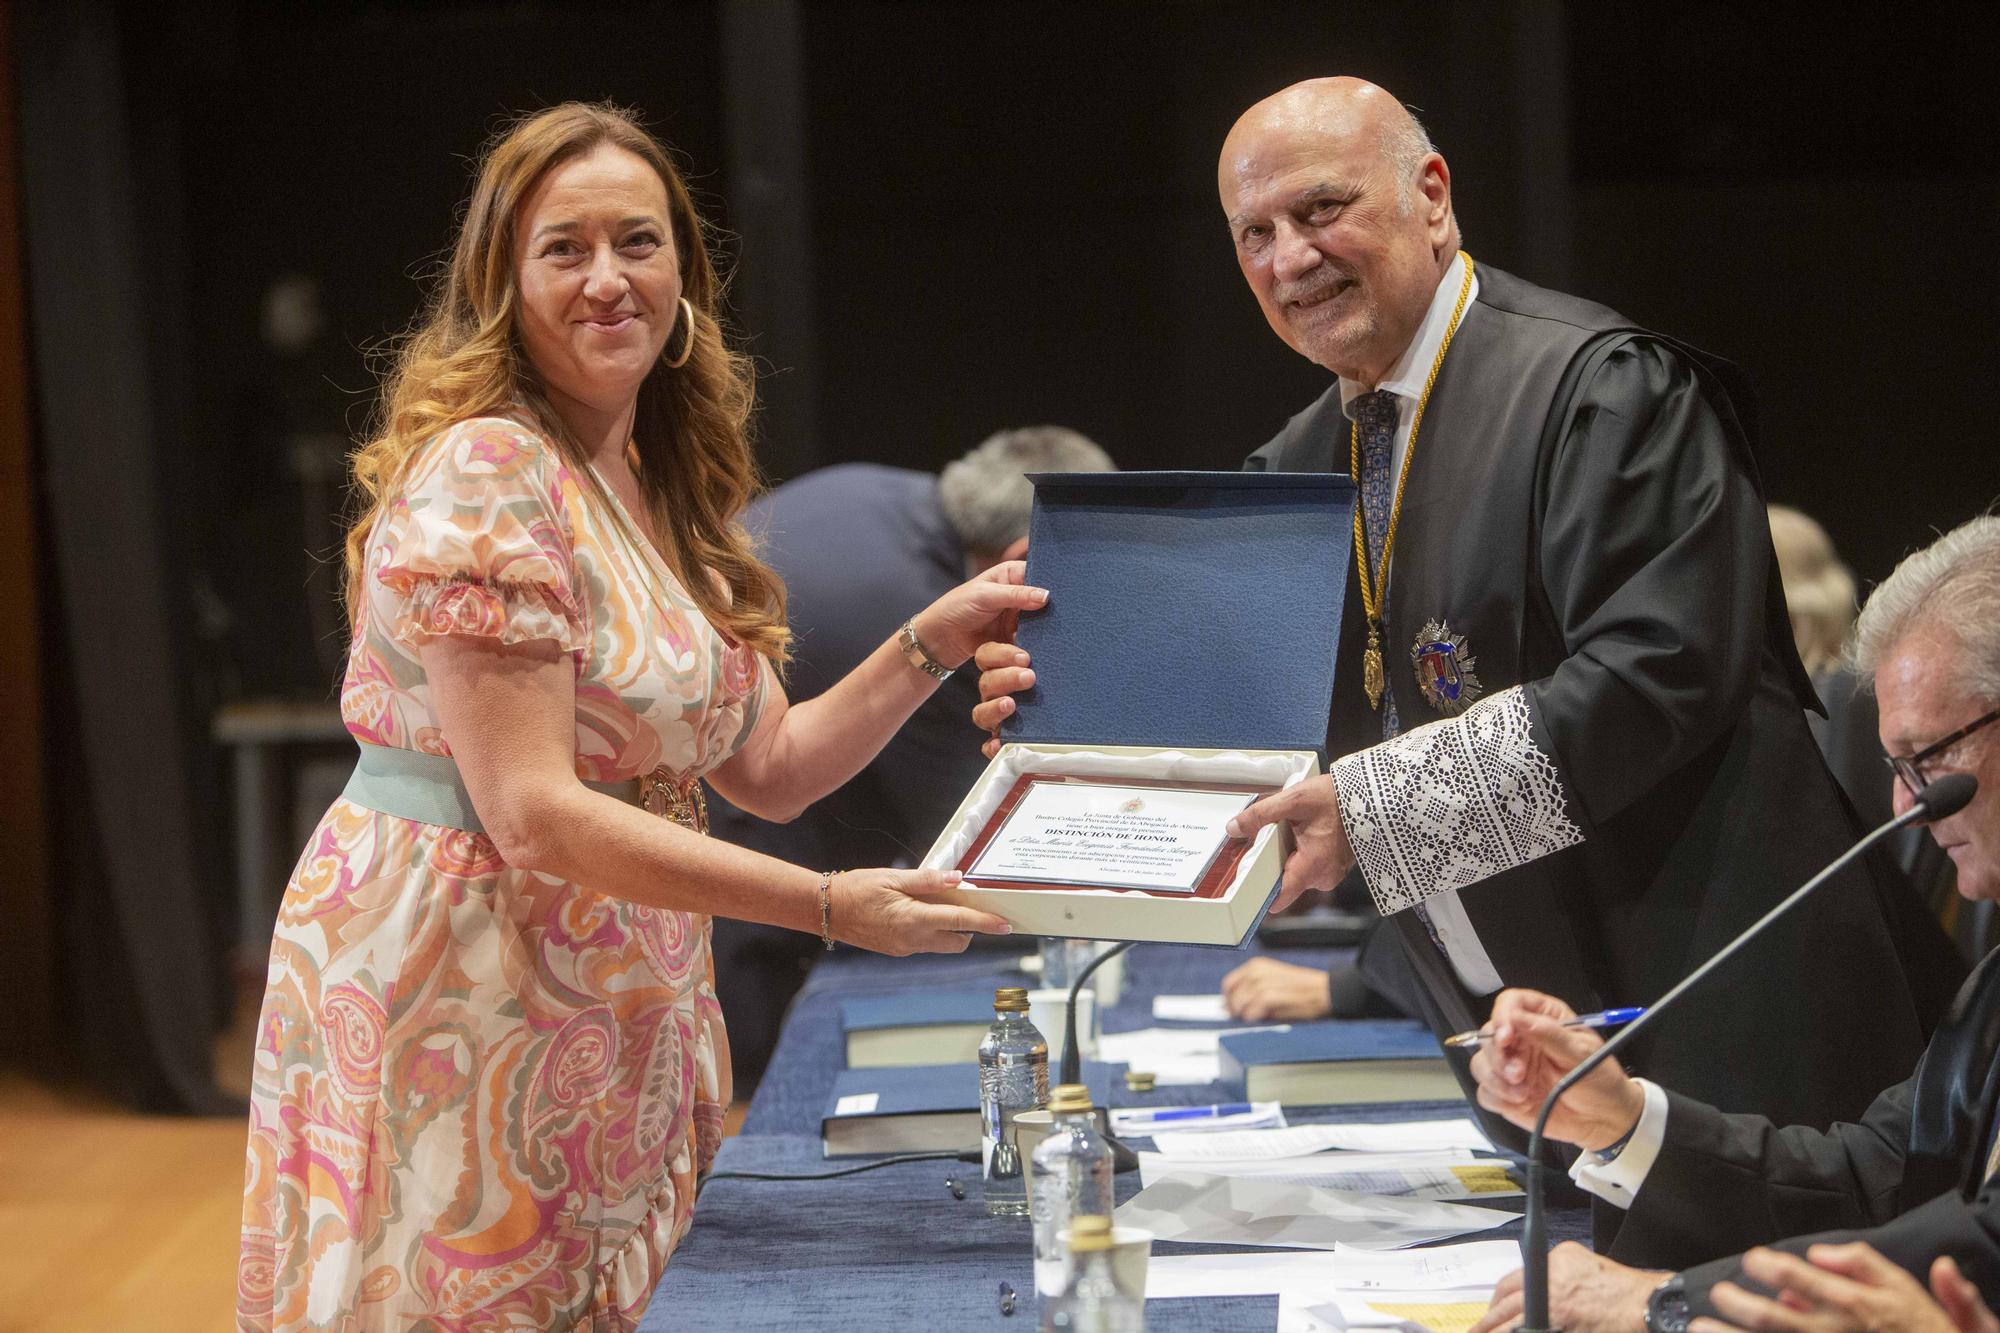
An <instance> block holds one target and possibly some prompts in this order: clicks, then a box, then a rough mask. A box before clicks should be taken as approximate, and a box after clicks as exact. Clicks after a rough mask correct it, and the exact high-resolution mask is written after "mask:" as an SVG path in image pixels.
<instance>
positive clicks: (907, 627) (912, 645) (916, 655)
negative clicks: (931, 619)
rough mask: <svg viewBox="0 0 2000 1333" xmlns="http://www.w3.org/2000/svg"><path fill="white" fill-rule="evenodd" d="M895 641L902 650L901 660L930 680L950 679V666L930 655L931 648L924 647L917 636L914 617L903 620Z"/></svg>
mask: <svg viewBox="0 0 2000 1333" xmlns="http://www.w3.org/2000/svg"><path fill="white" fill-rule="evenodd" d="M896 642H897V644H898V646H900V647H901V649H902V652H903V660H904V661H905V662H908V663H909V664H910V665H911V666H913V667H915V668H916V669H917V670H919V671H921V672H923V673H924V674H925V675H926V676H929V677H930V678H931V679H932V680H950V679H951V672H952V668H950V667H948V666H946V665H945V664H944V663H942V662H940V661H938V660H937V659H936V658H935V657H932V656H931V650H930V649H928V648H926V647H924V641H923V640H922V639H919V638H918V637H917V622H916V618H915V617H911V618H910V619H909V620H905V621H904V622H903V627H902V628H901V629H899V630H897V631H896Z"/></svg>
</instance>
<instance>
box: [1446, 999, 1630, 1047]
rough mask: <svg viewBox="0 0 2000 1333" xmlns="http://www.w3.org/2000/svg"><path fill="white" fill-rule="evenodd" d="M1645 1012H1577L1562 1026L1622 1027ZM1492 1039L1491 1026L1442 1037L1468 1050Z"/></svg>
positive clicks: (1612, 1010) (1455, 1045) (1617, 1010)
mask: <svg viewBox="0 0 2000 1333" xmlns="http://www.w3.org/2000/svg"><path fill="white" fill-rule="evenodd" d="M1645 1012H1646V1011H1645V1010H1644V1009H1643V1008H1639V1009H1606V1010H1605V1011H1604V1012H1603V1013H1598V1014H1578V1015H1577V1016H1576V1017H1575V1018H1565V1019H1564V1020H1563V1021H1562V1026H1564V1027H1566V1028H1615V1027H1623V1026H1624V1025H1625V1024H1627V1023H1631V1022H1634V1021H1636V1020H1637V1019H1638V1017H1639V1015H1641V1014H1643V1013H1645ZM1492 1040H1493V1029H1492V1028H1477V1029H1475V1030H1473V1031H1471V1032H1460V1033H1457V1034H1455V1035H1453V1036H1449V1037H1446V1038H1445V1039H1444V1044H1445V1045H1447V1046H1454V1047H1457V1048H1458V1049H1459V1050H1463V1051H1470V1050H1476V1049H1478V1047H1479V1045H1480V1044H1481V1043H1482V1042H1489V1041H1492Z"/></svg>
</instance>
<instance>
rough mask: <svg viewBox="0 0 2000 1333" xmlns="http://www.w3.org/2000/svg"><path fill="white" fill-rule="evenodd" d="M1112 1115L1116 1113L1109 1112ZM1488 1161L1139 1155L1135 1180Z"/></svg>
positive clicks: (1424, 1155)
mask: <svg viewBox="0 0 2000 1333" xmlns="http://www.w3.org/2000/svg"><path fill="white" fill-rule="evenodd" d="M1112 1114H1113V1115H1116V1114H1117V1112H1115V1111H1114V1112H1112ZM1498 1160H1499V1159H1497V1158H1491V1157H1475V1156H1473V1155H1472V1154H1471V1153H1469V1152H1463V1151H1451V1152H1349V1153H1337V1154H1334V1155H1332V1156H1327V1155H1323V1154H1319V1153H1312V1154H1307V1155H1303V1156H1299V1157H1269V1158H1256V1159H1251V1160H1244V1161H1238V1160H1227V1159H1225V1160H1223V1161H1216V1162H1208V1161H1204V1162H1180V1161H1175V1160H1174V1159H1173V1158H1170V1157H1167V1156H1165V1155H1163V1154H1161V1153H1157V1152H1142V1153H1140V1154H1139V1179H1140V1181H1141V1183H1143V1184H1147V1185H1150V1184H1152V1183H1153V1181H1154V1180H1155V1179H1157V1178H1159V1177H1161V1176H1165V1175H1167V1174H1169V1173H1171V1172H1175V1171H1178V1172H1180V1173H1182V1174H1183V1175H1185V1174H1186V1173H1187V1172H1189V1171H1198V1172H1201V1173H1203V1174H1206V1175H1211V1176H1284V1175H1289V1174H1292V1173H1294V1172H1300V1171H1333V1170H1345V1171H1395V1170H1401V1169H1403V1168H1406V1167H1418V1168H1437V1167H1449V1166H1474V1165H1480V1164H1483V1163H1487V1162H1497V1161H1498Z"/></svg>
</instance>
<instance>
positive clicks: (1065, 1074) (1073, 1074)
mask: <svg viewBox="0 0 2000 1333" xmlns="http://www.w3.org/2000/svg"><path fill="white" fill-rule="evenodd" d="M1131 947H1132V941H1131V940H1127V941H1125V943H1123V944H1114V945H1112V946H1111V947H1110V948H1109V949H1106V950H1105V951H1104V952H1103V953H1101V954H1099V955H1097V957H1095V958H1093V959H1091V960H1090V961H1089V962H1088V963H1086V964H1085V965H1084V966H1083V968H1082V970H1080V971H1079V972H1078V973H1077V974H1076V979H1075V980H1073V981H1071V982H1070V983H1069V1012H1067V1013H1066V1014H1064V1015H1063V1054H1062V1072H1061V1073H1060V1074H1059V1075H1057V1077H1056V1082H1058V1083H1081V1082H1083V1052H1082V1051H1080V1050H1078V1049H1077V1045H1076V997H1077V994H1078V993H1079V992H1080V991H1082V990H1083V983H1084V982H1086V981H1088V980H1090V974H1091V973H1092V972H1095V971H1096V970H1097V969H1098V968H1100V967H1102V966H1104V965H1105V964H1106V963H1108V962H1110V961H1111V960H1112V959H1114V958H1116V957H1117V956H1118V955H1119V954H1121V953H1124V952H1125V951H1126V950H1127V949H1129V948H1131ZM1098 1114H1099V1116H1100V1118H1101V1119H1102V1120H1103V1130H1104V1141H1105V1142H1106V1143H1108V1144H1110V1145H1111V1170H1112V1172H1113V1173H1114V1174H1117V1175H1123V1174H1124V1173H1125V1172H1127V1171H1137V1170H1138V1169H1139V1154H1137V1153H1135V1152H1133V1151H1132V1150H1131V1149H1130V1148H1128V1147H1126V1146H1125V1144H1124V1142H1123V1141H1121V1140H1120V1139H1119V1138H1118V1136H1117V1135H1115V1134H1113V1133H1112V1132H1111V1108H1110V1107H1108V1106H1101V1107H1099V1108H1098Z"/></svg>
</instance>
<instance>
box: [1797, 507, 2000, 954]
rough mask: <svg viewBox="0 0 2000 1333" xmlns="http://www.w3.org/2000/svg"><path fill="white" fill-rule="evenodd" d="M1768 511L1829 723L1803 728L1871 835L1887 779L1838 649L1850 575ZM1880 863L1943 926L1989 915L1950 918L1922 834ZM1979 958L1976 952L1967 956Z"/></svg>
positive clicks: (1943, 881)
mask: <svg viewBox="0 0 2000 1333" xmlns="http://www.w3.org/2000/svg"><path fill="white" fill-rule="evenodd" d="M1765 512H1766V514H1767V515H1768V516H1769V518H1770V521H1771V549H1772V550H1773V551H1774V552H1776V554H1777V557H1778V578H1779V580H1780V581H1781V582H1782V583H1783V584H1784V587H1785V609H1786V611H1787V612H1789V613H1790V615H1791V618H1792V640H1793V642H1795V643H1796V644H1797V645H1798V649H1799V661H1800V663H1801V664H1802V665H1803V666H1804V667H1805V669H1806V674H1808V675H1810V676H1811V677H1812V683H1813V689H1814V690H1816V691H1817V692H1818V693H1819V697H1820V702H1822V703H1823V704H1825V705H1826V716H1824V717H1822V716H1820V715H1819V714H1818V713H1807V714H1806V725H1807V726H1809V727H1811V728H1812V734H1813V739H1814V740H1816V741H1818V742H1819V748H1820V753H1822V754H1824V755H1825V756H1826V766H1827V767H1828V768H1829V769H1831V770H1832V771H1833V776H1834V777H1835V778H1837V779H1839V781H1840V786H1841V790H1843V791H1845V792H1846V793H1847V799H1848V800H1850V801H1852V802H1854V808H1855V809H1856V810H1857V811H1859V812H1860V814H1861V822H1862V823H1863V824H1865V825H1867V826H1868V827H1869V828H1874V827H1875V826H1876V825H1877V824H1880V823H1881V822H1882V821H1883V820H1885V819H1887V818H1889V788H1890V778H1889V774H1888V772H1887V771H1886V770H1884V769H1883V767H1882V747H1881V745H1880V743H1879V742H1878V741H1877V740H1876V739H1875V732H1876V716H1875V697H1874V696H1873V695H1872V694H1870V693H1869V692H1868V690H1867V689H1866V688H1865V687H1864V686H1863V685H1862V683H1861V681H1859V680H1858V679H1856V678H1855V674H1854V670H1853V668H1852V667H1851V666H1849V665H1848V664H1847V663H1845V662H1843V661H1842V660H1841V645H1842V644H1844V643H1845V642H1846V641H1847V635H1848V631H1849V630H1851V629H1853V628H1854V611H1855V600H1854V575H1853V574H1852V573H1850V572H1848V568H1847V566H1846V565H1845V564H1843V563H1842V562H1841V559H1840V553H1839V552H1838V551H1836V550H1834V546H1833V538H1831V537H1829V536H1828V535H1827V532H1826V529H1825V528H1823V527H1821V526H1820V525H1819V524H1818V523H1816V522H1814V521H1813V520H1812V519H1811V518H1810V517H1808V516H1807V515H1805V514H1802V513H1800V512H1799V511H1798V510H1796V509H1792V508H1789V507H1788V506H1785V505H1768V506H1766V507H1765ZM1881 859H1882V860H1883V861H1884V862H1887V863H1889V864H1891V865H1893V866H1894V867H1895V873H1896V874H1898V875H1900V876H1902V877H1903V878H1904V879H1906V880H1908V881H1909V884H1910V890H1911V892H1913V893H1915V894H1916V895H1917V897H1918V899H1919V900H1921V901H1922V902H1923V903H1924V905H1925V906H1927V907H1929V908H1930V909H1931V910H1932V911H1933V912H1935V913H1937V914H1938V916H1939V917H1940V918H1941V919H1942V920H1943V921H1944V922H1945V923H1946V925H1947V926H1952V925H1954V924H1955V925H1957V926H1959V927H1969V926H1970V925H1971V923H1969V922H1968V921H1966V920H1965V918H1966V917H1970V916H1981V915H1985V914H1986V913H1987V912H1988V911H1990V909H1988V908H1986V907H1985V906H1984V904H1980V905H1978V907H1979V910H1978V911H1977V912H1966V913H1959V912H1955V911H1954V904H1955V903H1956V902H1957V901H1958V900H1957V898H1956V896H1955V895H1954V894H1953V892H1952V889H1953V884H1952V870H1951V862H1950V861H1949V860H1947V859H1946V858H1945V854H1944V853H1943V852H1942V851H1941V850H1939V848H1938V845H1937V843H1936V842H1934V841H1932V840H1931V838H1930V836H1929V835H1928V834H1926V833H1925V832H1924V831H1923V830H1922V829H1920V828H1907V829H1903V830H1901V831H1899V832H1897V833H1896V834H1894V835H1893V836H1892V837H1890V838H1889V839H1888V841H1887V842H1885V843H1884V844H1883V851H1882V855H1881ZM1954 918H1956V920H1954ZM1953 933H1954V934H1955V935H1956V936H1957V937H1958V938H1959V939H1960V940H1961V941H1966V940H1969V939H1970V938H1972V937H1973V936H1975V935H1976V934H1977V933H1978V932H1976V931H1974V930H1972V929H1969V928H1964V929H1958V930H1954V932H1953ZM1984 952H1985V950H1984V949H1978V950H1976V951H1974V952H1973V953H1972V957H1974V958H1975V959H1976V958H1977V957H1978V956H1979V954H1980V953H1984Z"/></svg>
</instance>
